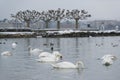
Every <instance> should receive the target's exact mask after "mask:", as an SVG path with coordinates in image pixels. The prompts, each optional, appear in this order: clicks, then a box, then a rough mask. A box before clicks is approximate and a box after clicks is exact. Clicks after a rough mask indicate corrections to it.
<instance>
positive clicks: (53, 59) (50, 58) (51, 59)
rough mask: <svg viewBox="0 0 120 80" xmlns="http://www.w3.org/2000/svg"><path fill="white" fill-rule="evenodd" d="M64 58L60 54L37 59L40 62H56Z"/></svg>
mask: <svg viewBox="0 0 120 80" xmlns="http://www.w3.org/2000/svg"><path fill="white" fill-rule="evenodd" d="M60 59H62V57H61V56H60V55H55V56H54V55H50V56H46V57H40V58H39V59H36V60H37V61H38V62H56V61H59V60H60Z"/></svg>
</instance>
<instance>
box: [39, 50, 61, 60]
mask: <svg viewBox="0 0 120 80" xmlns="http://www.w3.org/2000/svg"><path fill="white" fill-rule="evenodd" d="M49 56H60V57H61V58H62V54H60V52H59V51H53V52H52V53H50V52H41V53H40V55H39V58H41V57H49Z"/></svg>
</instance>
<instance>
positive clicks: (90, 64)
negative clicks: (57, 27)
mask: <svg viewBox="0 0 120 80" xmlns="http://www.w3.org/2000/svg"><path fill="white" fill-rule="evenodd" d="M13 42H17V43H18V45H17V47H16V49H15V50H12V47H11V44H12V43H13ZM50 43H53V44H54V50H58V51H60V52H61V53H62V55H63V61H70V62H73V63H75V62H76V61H78V60H82V61H83V62H84V64H85V69H83V70H76V69H73V70H71V69H67V70H66V69H54V68H53V67H52V66H51V65H50V64H48V63H39V62H37V61H36V60H35V59H37V58H38V56H37V55H30V53H29V50H28V46H32V47H33V48H40V49H41V50H44V51H49V52H50V51H51V50H50V45H48V44H50ZM8 50H9V51H12V52H13V56H8V57H7V56H1V55H0V80H68V79H69V80H120V60H119V59H120V37H92V38H88V37H85V38H9V39H0V52H3V51H8ZM104 54H114V55H116V56H117V57H118V59H117V60H116V61H115V62H114V63H113V65H111V66H109V67H105V66H103V65H102V64H101V61H100V60H97V58H100V57H102V56H103V55H104Z"/></svg>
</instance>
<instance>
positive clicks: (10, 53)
mask: <svg viewBox="0 0 120 80" xmlns="http://www.w3.org/2000/svg"><path fill="white" fill-rule="evenodd" d="M1 55H2V56H12V52H10V51H4V52H2V53H1Z"/></svg>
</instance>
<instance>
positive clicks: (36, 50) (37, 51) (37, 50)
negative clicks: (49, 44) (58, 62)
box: [28, 47, 42, 55]
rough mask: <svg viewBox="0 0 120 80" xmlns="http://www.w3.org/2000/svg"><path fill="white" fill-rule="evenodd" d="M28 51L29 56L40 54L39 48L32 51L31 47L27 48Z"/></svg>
mask: <svg viewBox="0 0 120 80" xmlns="http://www.w3.org/2000/svg"><path fill="white" fill-rule="evenodd" d="M28 49H29V51H30V54H34V55H38V54H40V53H41V52H42V50H41V49H39V48H35V49H32V47H29V48H28Z"/></svg>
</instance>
